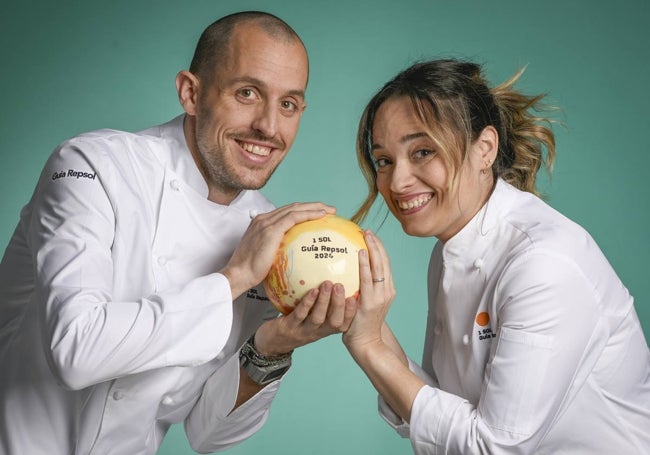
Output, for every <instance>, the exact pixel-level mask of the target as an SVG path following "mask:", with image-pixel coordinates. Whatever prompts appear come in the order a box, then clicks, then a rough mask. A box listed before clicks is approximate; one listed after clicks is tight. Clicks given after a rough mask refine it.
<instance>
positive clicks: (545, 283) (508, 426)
mask: <svg viewBox="0 0 650 455" xmlns="http://www.w3.org/2000/svg"><path fill="white" fill-rule="evenodd" d="M495 302H496V304H497V306H498V310H497V311H498V329H497V334H496V335H497V338H496V339H495V340H493V343H495V344H493V346H492V350H491V354H490V359H489V361H488V364H487V366H486V369H485V377H484V384H483V391H482V394H481V397H480V400H479V403H478V405H477V406H474V405H473V404H471V403H469V402H468V401H466V400H464V399H463V398H461V397H459V396H456V395H452V394H450V393H447V392H444V391H442V390H440V389H438V388H434V387H429V386H425V387H423V388H422V389H421V390H420V392H419V393H418V395H417V396H416V398H415V401H414V403H413V411H412V415H411V433H410V439H411V443H412V445H413V448H414V451H415V453H416V454H433V453H436V454H439V453H444V454H488V453H489V454H505V453H508V454H533V453H535V450H536V447H537V445H538V443H539V441H540V440H541V439H542V438H543V437H544V435H545V434H546V432H547V430H548V429H549V427H550V425H551V424H552V423H553V422H554V420H555V419H557V418H558V416H559V415H560V414H561V413H562V411H563V409H564V407H565V406H566V404H567V403H570V402H571V400H572V397H573V396H574V395H575V393H576V391H577V390H579V389H580V387H581V386H582V384H584V382H585V380H586V378H587V376H588V374H589V372H590V371H591V369H592V367H593V365H594V364H595V362H596V360H597V358H598V355H599V353H600V352H601V351H602V349H603V345H604V340H605V339H606V338H607V337H606V329H605V328H604V326H605V324H603V323H602V321H601V317H602V316H601V312H600V311H599V308H598V305H597V297H596V295H595V291H594V288H593V286H592V285H591V283H590V282H589V280H588V279H587V277H585V276H584V275H583V273H582V272H581V270H580V269H579V268H578V266H577V265H576V264H575V263H574V262H573V261H572V260H571V259H570V258H568V257H565V256H563V255H561V254H556V253H553V252H543V251H533V252H530V253H528V254H524V255H522V256H520V257H519V258H517V259H516V260H514V261H513V262H512V263H511V264H510V266H509V267H508V268H507V269H506V270H505V271H504V273H503V275H502V276H501V278H500V283H499V284H498V285H497V289H496V292H495ZM450 355H453V354H450Z"/></svg>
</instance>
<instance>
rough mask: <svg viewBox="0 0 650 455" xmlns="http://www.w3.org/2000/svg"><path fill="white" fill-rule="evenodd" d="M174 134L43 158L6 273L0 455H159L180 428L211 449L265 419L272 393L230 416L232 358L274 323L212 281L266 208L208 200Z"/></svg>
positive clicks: (253, 296) (249, 300)
mask: <svg viewBox="0 0 650 455" xmlns="http://www.w3.org/2000/svg"><path fill="white" fill-rule="evenodd" d="M182 122H183V117H182V116H181V117H178V118H176V119H174V120H173V121H171V122H169V123H167V124H164V125H161V126H159V127H155V128H152V129H149V130H146V131H143V132H140V133H137V134H131V133H125V132H121V131H112V130H101V131H96V132H92V133H88V134H83V135H80V136H78V137H75V138H73V139H71V140H69V141H67V142H65V143H64V144H62V145H61V146H60V147H59V148H57V150H55V152H54V153H53V154H52V156H51V157H50V159H49V160H48V162H47V164H46V166H45V168H44V170H43V172H42V174H41V177H40V180H39V183H38V186H37V188H36V190H35V192H34V194H33V196H32V199H31V201H30V202H29V204H28V205H27V206H26V207H25V208H24V209H23V211H22V212H21V217H20V221H19V224H18V226H17V228H16V230H15V233H14V236H13V237H12V239H11V242H10V244H9V246H8V247H7V250H6V252H5V256H4V259H3V261H2V264H1V265H0V454H2V455H18V454H21V455H22V454H29V455H38V454H47V455H53V454H61V455H63V454H65V455H68V454H72V453H76V454H101V455H106V454H120V455H124V454H129V455H135V454H154V453H155V452H156V450H157V448H158V446H159V445H160V442H161V440H162V438H163V436H164V435H165V433H166V431H167V429H168V428H169V426H170V425H171V424H172V423H174V422H183V421H184V422H185V429H186V432H187V435H188V438H189V441H190V444H191V445H192V446H193V447H194V448H195V449H197V450H201V451H216V450H218V449H223V448H225V447H228V446H230V445H233V444H236V443H237V442H240V441H241V440H243V439H245V438H246V437H248V436H250V435H251V434H253V433H254V432H255V431H257V430H258V429H259V428H260V427H261V425H262V424H263V423H264V421H265V420H266V417H267V415H268V408H269V406H270V403H271V400H272V399H273V397H274V395H275V392H276V390H277V388H278V385H279V382H275V383H272V384H271V385H269V386H267V387H266V388H265V389H263V390H262V391H261V392H260V393H259V394H258V395H257V396H255V397H254V398H252V399H251V400H249V401H248V402H247V403H245V404H244V405H242V406H241V407H239V408H238V409H237V410H235V411H234V412H233V413H232V414H230V415H228V412H229V411H230V410H231V409H232V407H233V404H234V402H235V398H236V394H237V389H238V378H239V363H238V355H237V354H238V348H239V347H240V346H241V345H242V344H243V342H244V340H245V339H246V338H247V337H248V336H249V335H250V334H251V333H253V332H254V331H255V330H256V329H257V327H258V326H259V325H260V324H261V323H262V322H263V321H264V320H265V319H270V318H274V317H276V316H277V312H276V311H275V310H274V309H273V307H272V305H270V304H269V302H268V300H267V299H266V298H265V296H264V294H263V291H262V290H261V289H252V290H250V291H248V293H247V294H246V295H244V296H242V297H241V298H239V299H238V300H236V301H235V302H233V301H232V296H231V293H230V286H229V283H228V281H227V280H226V278H225V277H224V276H223V275H221V274H219V273H216V271H217V270H220V268H221V267H223V266H224V265H225V264H226V262H227V260H228V259H229V258H230V256H231V254H232V252H233V250H234V248H235V246H236V245H237V243H238V241H239V240H240V238H241V236H242V235H243V233H244V231H245V229H246V228H247V226H248V225H249V223H250V220H251V218H252V217H254V216H255V214H256V213H261V212H266V211H269V210H271V209H272V208H273V206H272V205H271V203H270V202H269V201H268V200H267V199H266V198H264V197H263V196H262V195H261V194H260V193H259V192H257V191H243V192H242V193H241V194H240V195H239V196H238V197H237V199H236V200H234V201H233V202H232V203H231V204H230V205H229V206H221V205H218V204H215V203H212V202H210V201H208V200H207V194H208V188H207V185H206V183H205V181H204V179H203V177H202V176H201V174H200V172H199V171H198V169H197V167H196V165H195V164H194V161H193V159H192V156H191V154H190V152H189V150H188V148H187V145H186V142H185V138H184V135H183V128H182Z"/></svg>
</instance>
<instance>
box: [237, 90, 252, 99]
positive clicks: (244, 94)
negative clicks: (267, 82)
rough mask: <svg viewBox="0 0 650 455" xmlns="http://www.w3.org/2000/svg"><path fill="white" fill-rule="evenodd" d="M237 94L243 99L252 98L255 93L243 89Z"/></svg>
mask: <svg viewBox="0 0 650 455" xmlns="http://www.w3.org/2000/svg"><path fill="white" fill-rule="evenodd" d="M239 94H240V95H241V96H242V97H244V98H253V96H254V95H255V92H253V90H251V89H249V88H243V89H241V90H240V91H239Z"/></svg>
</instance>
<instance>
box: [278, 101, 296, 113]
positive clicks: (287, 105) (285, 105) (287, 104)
mask: <svg viewBox="0 0 650 455" xmlns="http://www.w3.org/2000/svg"><path fill="white" fill-rule="evenodd" d="M281 105H282V109H286V110H288V111H292V112H293V111H297V110H298V105H297V104H296V103H294V102H293V101H282V104H281Z"/></svg>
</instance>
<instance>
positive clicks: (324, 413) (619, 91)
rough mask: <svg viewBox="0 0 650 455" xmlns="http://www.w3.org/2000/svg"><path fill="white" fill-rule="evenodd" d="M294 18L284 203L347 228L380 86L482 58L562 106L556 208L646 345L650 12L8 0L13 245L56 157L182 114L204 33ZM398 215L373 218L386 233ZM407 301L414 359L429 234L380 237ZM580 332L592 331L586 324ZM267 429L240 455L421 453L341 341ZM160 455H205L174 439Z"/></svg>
mask: <svg viewBox="0 0 650 455" xmlns="http://www.w3.org/2000/svg"><path fill="white" fill-rule="evenodd" d="M244 9H260V10H265V11H269V12H272V13H275V14H277V15H279V16H281V17H282V18H284V19H285V20H286V21H287V22H289V23H290V24H291V25H292V26H293V27H294V28H295V29H296V31H297V32H298V33H299V34H300V35H301V36H302V38H303V40H304V42H305V44H306V46H307V48H308V51H309V54H310V59H311V76H310V82H309V88H308V93H307V102H308V105H309V106H308V109H307V111H306V113H305V115H304V117H303V120H302V125H301V130H300V132H299V135H298V138H297V140H296V142H295V145H294V147H293V150H292V152H291V153H290V154H289V156H288V158H287V160H286V161H285V162H284V163H283V164H282V166H281V168H280V169H279V170H278V172H276V175H275V176H274V178H273V179H272V182H271V183H270V184H269V185H268V186H267V188H266V194H267V195H268V196H269V197H270V198H271V199H272V200H273V201H274V202H275V203H276V204H277V205H281V204H285V203H288V202H292V201H294V200H322V201H326V202H328V203H331V204H333V205H336V206H337V207H338V211H339V213H340V214H341V215H343V216H350V215H351V214H352V213H353V212H354V210H355V208H356V207H357V206H358V204H359V203H360V202H361V200H362V199H363V196H364V195H365V183H364V181H363V179H362V177H361V174H360V172H359V171H358V168H357V165H356V160H355V156H354V140H355V132H356V125H357V121H358V118H359V116H360V114H361V111H362V109H363V107H364V105H365V103H366V102H367V101H368V100H369V98H370V97H371V95H372V94H373V93H374V91H375V90H377V89H378V88H379V86H380V85H381V84H383V83H384V82H385V81H386V80H387V79H388V78H390V77H392V76H393V75H394V74H395V73H396V72H397V71H399V70H400V69H402V68H404V67H405V66H407V65H409V64H410V63H412V62H414V61H415V60H418V59H427V58H433V57H464V58H471V59H475V60H477V61H479V62H484V63H485V68H486V70H487V74H488V76H489V78H490V80H492V81H493V82H494V83H498V82H501V81H503V80H504V79H506V78H507V77H509V76H510V75H511V74H512V73H514V72H515V71H516V70H518V69H519V68H521V67H522V66H527V70H526V73H525V74H524V76H523V79H522V81H521V83H520V85H519V87H520V88H522V89H524V90H526V91H528V92H534V93H538V92H546V93H548V96H549V98H548V100H549V101H550V102H551V103H553V104H555V105H557V106H559V107H561V108H562V111H561V112H560V113H559V115H558V117H557V118H558V119H559V120H561V121H563V122H564V124H565V126H564V127H558V128H557V129H556V132H557V143H558V158H557V162H556V168H555V172H554V174H553V177H552V178H551V179H543V188H544V190H545V192H546V193H547V195H548V201H549V203H550V204H551V205H552V206H554V207H556V208H557V209H559V210H560V211H561V212H563V213H564V214H566V215H567V216H569V217H570V218H572V219H573V220H575V221H577V222H578V223H580V224H581V225H583V226H584V227H585V228H587V230H589V231H590V233H591V234H592V235H593V237H594V238H595V239H596V241H597V242H598V243H599V244H600V246H601V247H602V249H603V251H604V252H605V254H606V256H607V257H608V258H609V260H610V262H611V263H612V265H613V266H614V268H615V269H616V270H617V272H618V273H619V275H620V277H621V279H622V280H623V282H624V283H625V284H626V285H627V287H628V288H629V289H630V292H631V293H632V294H633V295H634V296H635V301H636V308H637V311H638V313H639V315H640V318H641V320H642V324H643V327H644V330H645V333H646V338H648V335H649V334H650V307H649V301H650V279H649V267H648V261H649V258H650V242H649V241H648V236H647V233H648V228H649V226H650V197H649V196H650V190H649V188H648V178H647V175H648V167H649V160H648V130H649V127H648V114H647V109H648V106H649V105H650V96H649V94H648V83H649V82H650V77H649V76H650V63H649V59H648V56H650V39H649V35H650V32H649V31H648V30H649V29H648V23H650V3H648V2H647V0H627V1H622V2H592V1H571V0H562V1H561V0H545V1H493V2H487V1H470V0H466V1H457V2H454V1H451V0H447V1H443V0H401V1H388V0H380V1H367V0H357V1H337V0H330V1H324V2H308V1H306V0H289V1H271V0H257V1H256V0H242V1H207V0H204V1H186V2H180V1H178V0H174V1H170V0H160V1H156V2H153V1H137V0H113V1H111V2H98V1H89V0H85V1H78V0H74V1H65V0H60V1H58V2H51V1H46V0H39V1H35V0H23V1H21V2H17V1H16V0H13V1H12V2H11V3H10V4H8V5H7V4H5V6H4V7H3V10H2V12H1V13H0V50H1V52H2V54H1V57H0V62H1V65H2V66H1V71H0V94H1V95H2V98H1V99H2V100H3V103H4V108H3V109H2V114H0V115H1V116H2V118H1V120H2V121H1V122H0V154H1V158H2V160H1V166H2V172H1V174H0V220H1V223H0V250H1V251H4V248H5V247H6V245H7V242H8V241H9V238H10V235H11V232H12V231H13V229H14V226H15V223H16V221H17V218H18V214H19V211H20V209H21V207H22V206H23V205H24V204H25V203H26V202H27V200H28V198H29V197H30V195H31V192H32V189H33V187H34V184H35V182H36V180H37V177H38V174H39V172H40V170H41V167H42V165H43V164H44V162H45V160H46V158H47V156H48V155H49V153H50V151H51V150H52V149H53V148H54V146H55V145H56V144H57V143H59V142H60V141H62V140H63V139H65V138H67V137H69V136H72V135H74V134H77V133H79V132H83V131H86V130H90V129H95V128H102V127H110V128H118V129H126V130H138V129H141V128H144V127H147V126H150V125H152V124H156V123H161V122H164V121H166V120H168V119H169V118H171V117H172V116H175V115H177V114H179V113H180V112H181V109H180V107H179V105H178V102H177V99H176V94H175V88H174V77H175V75H176V73H177V71H179V70H181V69H185V68H187V67H188V65H189V61H190V58H191V55H192V52H193V50H194V45H195V42H196V40H197V39H198V36H199V34H200V32H201V31H202V30H203V28H204V27H205V26H207V25H208V24H209V23H211V22H212V21H213V20H214V19H216V18H218V17H220V16H222V15H224V14H227V13H231V12H234V11H239V10H244ZM384 213H385V207H384V206H383V205H381V204H378V205H377V207H376V209H375V210H373V213H372V215H371V217H370V218H369V220H368V222H367V223H366V226H367V227H370V228H372V229H378V228H379V225H380V224H381V220H382V219H383V215H384ZM378 233H379V235H380V236H381V237H382V239H383V240H384V242H385V243H386V246H387V249H388V252H389V254H390V256H391V260H392V265H393V269H394V274H395V281H396V286H397V289H398V296H397V299H396V301H395V303H394V304H393V306H392V308H391V311H390V314H389V321H390V323H391V325H392V326H393V329H394V331H395V332H396V334H397V336H398V338H399V339H400V340H401V342H402V343H403V346H404V348H405V350H406V351H407V352H408V353H409V355H411V356H412V357H413V358H415V359H418V360H419V358H420V356H421V352H422V345H421V344H422V340H423V336H424V335H423V334H424V323H425V315H426V283H425V274H426V267H427V261H428V256H429V253H430V250H431V248H432V247H433V243H434V242H433V240H431V239H416V238H409V237H406V236H405V235H404V234H403V233H402V231H401V229H400V228H399V226H398V225H397V224H396V223H395V222H394V221H393V220H392V219H390V218H389V219H388V220H387V221H386V223H385V224H384V225H383V226H382V227H381V229H379V230H378ZM576 323H579V321H576ZM294 357H295V366H294V367H293V370H292V372H291V374H290V375H288V376H287V378H286V380H285V383H284V384H283V387H282V388H281V390H280V392H279V394H278V397H277V399H276V401H275V403H274V406H273V408H272V410H271V416H270V419H269V421H268V423H267V424H266V426H265V427H264V428H263V429H262V430H261V431H260V432H259V433H257V434H256V435H255V436H253V437H252V438H251V439H249V440H247V441H245V442H244V443H243V444H241V445H240V446H238V447H236V448H234V449H232V450H231V451H230V452H229V453H232V454H288V455H292V454H302V453H311V454H313V455H319V454H327V455H330V454H332V453H337V454H341V455H343V454H358V453H372V454H391V455H392V454H399V453H410V445H409V443H408V441H407V440H402V439H400V438H399V437H398V436H397V435H395V434H394V433H393V432H392V431H391V430H390V429H389V428H388V427H387V426H386V425H385V424H384V423H383V422H382V421H381V419H380V418H379V417H378V415H377V413H376V395H375V392H374V391H373V389H372V387H371V385H370V383H369V381H368V380H367V379H366V377H365V376H364V375H363V374H362V373H361V371H360V370H359V369H358V368H357V367H356V366H355V364H354V363H353V362H352V360H350V358H349V356H348V355H347V352H346V351H345V349H344V348H343V347H342V345H341V342H340V337H338V336H336V337H331V338H329V339H326V340H323V341H321V342H318V343H316V344H313V345H310V346H307V347H305V348H302V349H300V350H299V351H297V352H296V354H295V356H294ZM159 453H160V454H168V455H171V454H174V455H182V454H189V453H193V452H192V451H191V449H190V448H189V446H188V444H187V442H186V439H185V436H184V433H183V431H182V428H181V427H180V426H176V427H173V428H172V430H171V432H170V433H169V434H168V436H167V438H166V439H165V441H164V443H163V447H162V448H161V449H160V452H159Z"/></svg>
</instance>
